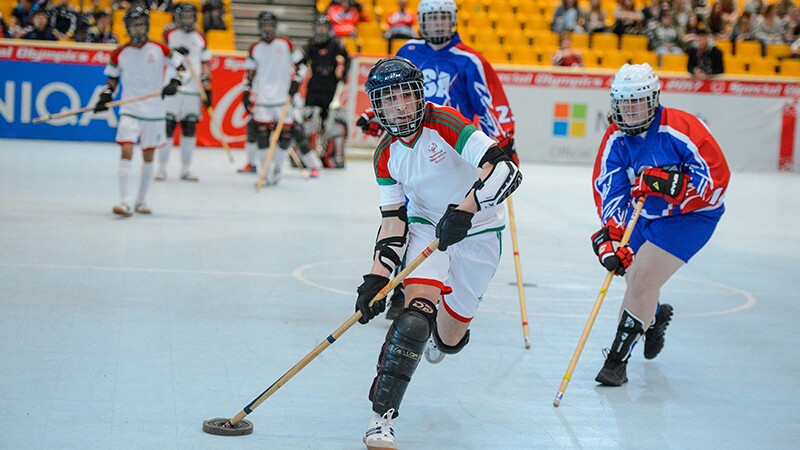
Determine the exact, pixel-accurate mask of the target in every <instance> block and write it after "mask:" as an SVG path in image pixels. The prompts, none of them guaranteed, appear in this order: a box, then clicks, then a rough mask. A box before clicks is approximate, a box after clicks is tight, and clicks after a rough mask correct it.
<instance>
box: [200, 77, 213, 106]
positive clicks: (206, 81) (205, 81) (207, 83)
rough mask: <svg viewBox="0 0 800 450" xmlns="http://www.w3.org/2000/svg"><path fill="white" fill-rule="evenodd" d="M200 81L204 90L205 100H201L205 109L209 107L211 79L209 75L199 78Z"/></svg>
mask: <svg viewBox="0 0 800 450" xmlns="http://www.w3.org/2000/svg"><path fill="white" fill-rule="evenodd" d="M200 81H201V83H202V84H203V90H204V91H206V101H205V102H203V104H204V105H205V107H206V109H208V108H211V99H212V97H211V79H210V78H209V77H206V76H204V77H202V78H201V79H200Z"/></svg>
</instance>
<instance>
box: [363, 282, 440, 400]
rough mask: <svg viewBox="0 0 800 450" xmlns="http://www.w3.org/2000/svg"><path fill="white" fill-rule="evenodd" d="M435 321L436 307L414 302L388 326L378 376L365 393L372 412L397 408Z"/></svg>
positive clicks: (423, 302)
mask: <svg viewBox="0 0 800 450" xmlns="http://www.w3.org/2000/svg"><path fill="white" fill-rule="evenodd" d="M435 317H436V306H435V305H434V304H433V303H431V302H430V301H428V300H425V299H416V298H415V299H414V300H412V301H411V305H409V307H408V309H406V310H405V311H404V312H403V314H400V315H399V316H398V317H397V318H396V319H395V320H394V322H392V326H391V327H389V331H388V332H387V333H386V340H385V341H384V343H383V347H382V348H381V354H380V357H379V358H378V375H376V376H375V379H374V380H373V381H372V387H371V388H370V391H369V399H370V401H372V410H373V411H375V412H376V413H378V414H384V413H385V412H386V411H388V410H389V409H391V408H394V410H395V411H397V410H398V409H399V408H400V403H401V402H402V401H403V396H404V395H405V393H406V388H407V387H408V383H409V382H411V376H412V375H414V372H415V371H416V370H417V365H419V361H420V359H421V357H422V351H423V350H425V344H426V343H427V341H428V337H429V336H430V333H431V323H433V320H435Z"/></svg>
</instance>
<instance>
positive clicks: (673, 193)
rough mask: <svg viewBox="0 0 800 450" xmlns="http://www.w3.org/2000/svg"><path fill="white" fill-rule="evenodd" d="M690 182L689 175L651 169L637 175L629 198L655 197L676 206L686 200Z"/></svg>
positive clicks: (656, 168) (675, 171)
mask: <svg viewBox="0 0 800 450" xmlns="http://www.w3.org/2000/svg"><path fill="white" fill-rule="evenodd" d="M690 181H691V178H690V177H689V175H688V174H685V173H683V172H679V171H677V170H664V169H660V168H658V167H653V168H650V169H647V170H645V171H644V172H642V174H641V175H639V178H637V179H636V185H635V186H634V187H633V190H632V191H631V196H633V197H634V198H639V197H641V196H643V195H655V196H658V197H661V198H663V199H664V200H666V201H668V202H670V203H672V204H676V205H677V204H680V203H681V202H683V199H684V198H686V189H687V188H688V187H689V182H690Z"/></svg>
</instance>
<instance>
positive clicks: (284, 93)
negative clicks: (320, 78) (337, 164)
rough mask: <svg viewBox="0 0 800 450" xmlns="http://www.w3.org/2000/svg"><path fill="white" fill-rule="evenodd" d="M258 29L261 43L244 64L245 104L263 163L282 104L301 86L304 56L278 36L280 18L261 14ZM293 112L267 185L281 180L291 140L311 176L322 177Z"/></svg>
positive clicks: (269, 169) (275, 155) (284, 129)
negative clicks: (245, 73)
mask: <svg viewBox="0 0 800 450" xmlns="http://www.w3.org/2000/svg"><path fill="white" fill-rule="evenodd" d="M258 27H259V30H260V31H261V40H260V41H258V42H256V43H255V44H253V45H252V46H251V47H250V51H249V54H248V56H247V60H246V62H245V69H246V70H247V75H246V79H245V90H244V92H243V93H242V102H243V103H244V105H245V108H247V110H248V111H250V113H251V115H252V118H253V121H254V122H255V134H256V136H255V137H256V143H257V147H258V151H259V153H260V155H259V157H258V161H259V162H260V163H263V161H264V160H265V159H266V156H267V149H268V148H269V141H270V134H271V133H272V131H273V130H275V128H276V126H277V124H278V121H279V120H280V118H281V111H282V109H283V105H284V103H285V102H286V101H287V99H288V98H289V97H294V95H295V94H296V93H297V90H298V88H299V87H300V81H301V80H302V77H301V76H300V75H301V74H298V73H297V72H296V69H297V63H298V62H299V61H300V60H301V59H302V54H301V53H300V52H299V51H296V50H295V49H294V46H293V45H292V43H291V41H289V39H286V38H283V37H277V36H276V34H275V33H276V31H277V27H278V18H277V17H276V16H275V14H273V13H271V12H269V11H264V12H262V13H261V14H260V15H259V16H258ZM254 100H255V101H254ZM290 112H291V114H286V117H285V118H284V122H283V128H282V130H281V134H280V136H279V137H278V145H277V148H276V149H275V150H274V153H273V156H272V158H271V160H270V161H269V164H268V166H267V170H266V173H265V176H264V181H265V183H266V184H267V185H272V184H276V183H278V181H280V179H281V174H282V171H283V166H284V165H285V163H286V159H287V158H288V156H289V148H290V146H291V144H292V140H294V141H295V143H296V144H297V147H298V149H299V150H300V152H299V153H300V159H301V161H302V162H303V164H305V166H306V167H308V168H309V172H310V174H311V176H312V177H317V176H319V173H320V168H321V167H322V164H321V162H320V160H319V157H318V156H317V154H316V153H315V152H313V151H312V149H311V145H310V144H309V142H308V138H307V137H306V135H305V132H304V130H303V126H302V120H301V119H300V118H299V117H297V114H295V111H294V110H293V109H292V108H291V107H290ZM252 165H253V161H248V166H252ZM244 169H249V167H247V166H246V167H245V168H243V169H242V170H241V171H245V170H244Z"/></svg>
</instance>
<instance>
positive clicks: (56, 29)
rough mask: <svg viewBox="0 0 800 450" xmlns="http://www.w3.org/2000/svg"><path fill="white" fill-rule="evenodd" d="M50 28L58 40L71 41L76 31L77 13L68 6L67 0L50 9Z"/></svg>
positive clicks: (62, 0)
mask: <svg viewBox="0 0 800 450" xmlns="http://www.w3.org/2000/svg"><path fill="white" fill-rule="evenodd" d="M50 26H51V27H52V28H53V33H55V35H56V36H57V37H58V38H59V39H72V38H73V37H74V36H75V32H76V31H77V30H78V11H76V10H75V8H73V7H72V5H70V4H69V0H61V3H59V4H58V5H54V6H53V7H52V8H50Z"/></svg>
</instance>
